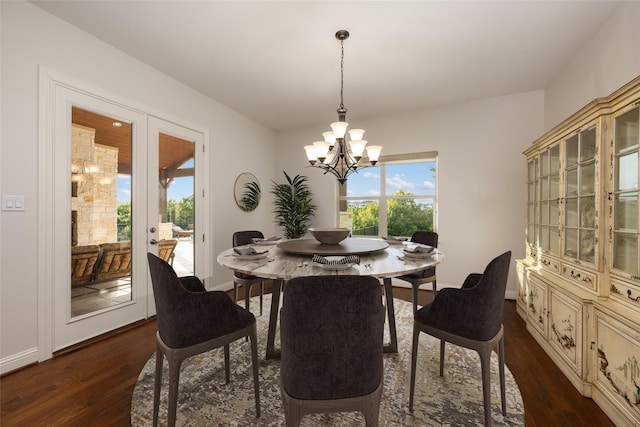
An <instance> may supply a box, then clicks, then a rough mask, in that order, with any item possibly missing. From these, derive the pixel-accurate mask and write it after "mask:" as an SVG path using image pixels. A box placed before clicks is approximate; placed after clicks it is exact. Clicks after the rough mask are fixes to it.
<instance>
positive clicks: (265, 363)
mask: <svg viewBox="0 0 640 427" xmlns="http://www.w3.org/2000/svg"><path fill="white" fill-rule="evenodd" d="M250 302H251V307H252V308H253V307H256V308H257V307H258V306H259V300H258V299H257V298H252V300H251V301H250ZM270 303H271V300H270V295H265V302H264V308H265V310H264V312H263V315H262V316H256V319H257V328H258V350H259V352H260V355H259V357H260V368H259V370H260V403H261V410H262V414H261V417H260V418H259V419H258V418H255V402H254V398H253V377H252V374H251V350H250V345H249V342H248V341H245V340H238V341H236V342H235V343H233V344H231V382H230V383H229V384H224V357H223V353H222V349H217V350H213V351H210V352H208V353H204V354H202V355H199V356H194V357H192V358H190V359H187V360H186V361H185V362H184V363H183V365H182V369H181V372H180V386H179V392H178V411H177V423H176V424H177V425H179V426H283V425H284V413H283V409H282V402H281V400H280V389H279V386H278V379H279V376H280V361H279V360H265V359H264V349H265V347H266V339H267V327H268V324H269V308H270ZM394 307H395V310H396V316H395V317H396V328H397V335H398V349H399V351H398V353H397V354H385V355H384V365H385V366H384V391H383V395H382V402H381V407H380V425H381V426H475V425H478V426H481V425H484V409H483V405H482V381H481V375H480V358H479V356H478V354H477V353H476V352H474V351H471V350H466V349H463V348H460V347H457V346H454V345H451V344H448V345H447V347H446V353H445V358H446V360H445V371H444V376H442V377H441V376H440V375H439V365H438V359H439V354H440V351H439V341H438V340H436V339H435V338H433V337H430V336H428V335H426V334H424V333H422V334H420V340H419V343H420V348H419V351H418V355H419V359H418V367H417V375H416V391H415V393H416V394H415V402H414V412H413V413H410V412H409V380H410V367H411V333H412V322H413V316H412V307H411V303H408V302H404V301H400V300H394ZM255 312H256V313H258V311H257V310H256V311H255ZM387 335H388V330H387V331H385V342H388V337H387ZM276 344H277V346H278V347H279V341H278V339H276ZM154 369H155V354H154V355H153V356H152V357H151V358H150V359H149V361H147V363H146V365H145V366H144V368H143V369H142V371H141V372H140V376H139V377H138V382H137V384H136V386H135V389H134V392H133V397H132V400H131V424H132V425H133V426H150V425H151V424H152V419H153V382H154ZM164 369H165V372H164V374H163V380H164V381H163V388H162V394H161V399H160V425H166V423H167V395H168V390H167V385H168V377H169V374H168V365H167V361H166V358H165V362H164ZM505 374H506V395H507V416H506V417H504V416H503V415H502V411H501V409H500V386H499V376H498V357H497V354H496V353H493V356H492V358H491V403H492V405H491V415H492V418H493V423H494V425H496V426H522V425H524V409H523V404H522V396H521V395H520V390H519V389H518V386H517V384H516V382H515V380H514V379H513V376H512V375H511V372H509V369H508V368H506V367H505ZM301 425H302V426H363V425H364V417H363V416H362V414H361V413H359V412H343V413H339V414H328V415H324V414H323V415H308V416H305V417H304V418H303V419H302V424H301Z"/></svg>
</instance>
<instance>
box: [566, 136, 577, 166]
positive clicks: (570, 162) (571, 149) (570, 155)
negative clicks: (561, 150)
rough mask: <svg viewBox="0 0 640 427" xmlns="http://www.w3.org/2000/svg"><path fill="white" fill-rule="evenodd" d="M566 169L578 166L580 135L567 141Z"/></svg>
mask: <svg viewBox="0 0 640 427" xmlns="http://www.w3.org/2000/svg"><path fill="white" fill-rule="evenodd" d="M566 159H567V164H566V167H571V166H575V165H577V164H578V135H577V134H576V135H574V136H572V137H571V138H569V139H567V145H566Z"/></svg>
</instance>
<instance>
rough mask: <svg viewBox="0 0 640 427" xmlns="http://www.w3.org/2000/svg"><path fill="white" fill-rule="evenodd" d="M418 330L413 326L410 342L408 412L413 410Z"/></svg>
mask: <svg viewBox="0 0 640 427" xmlns="http://www.w3.org/2000/svg"><path fill="white" fill-rule="evenodd" d="M419 335H420V330H419V329H418V328H416V327H415V324H414V326H413V343H412V344H411V383H410V385H409V412H413V394H414V392H415V388H416V363H417V359H418V336H419Z"/></svg>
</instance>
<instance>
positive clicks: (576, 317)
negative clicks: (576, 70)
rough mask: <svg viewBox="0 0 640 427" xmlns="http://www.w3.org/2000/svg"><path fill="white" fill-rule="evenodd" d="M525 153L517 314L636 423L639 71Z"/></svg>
mask: <svg viewBox="0 0 640 427" xmlns="http://www.w3.org/2000/svg"><path fill="white" fill-rule="evenodd" d="M524 154H525V156H526V187H527V220H526V221H527V222H526V225H527V226H526V239H525V248H526V251H525V254H526V256H525V258H524V259H519V260H516V272H517V276H518V297H517V298H518V299H517V304H516V308H517V311H518V313H519V314H520V316H521V317H522V318H523V319H524V320H525V321H526V323H527V330H528V331H529V332H530V333H531V335H532V336H533V337H534V338H535V339H536V341H537V342H538V343H539V344H540V345H541V346H542V348H543V349H544V350H545V351H546V352H547V354H548V355H549V356H550V357H551V358H552V360H553V361H554V362H555V363H556V364H557V365H558V367H559V368H560V369H561V371H562V372H563V373H564V374H565V375H566V376H567V378H568V379H569V380H570V381H571V383H572V384H573V385H574V386H575V387H576V389H578V390H579V391H580V392H581V393H582V394H583V395H584V396H586V397H591V398H593V399H594V401H595V402H596V403H597V404H598V405H599V406H600V407H601V408H602V409H603V410H604V411H605V413H607V415H608V416H609V417H610V418H611V419H612V420H613V421H614V423H616V424H617V425H640V210H639V205H638V201H639V199H640V185H639V182H640V168H639V159H640V76H639V77H637V78H636V79H634V80H633V81H632V82H630V83H629V84H627V85H625V86H624V87H622V88H621V89H619V90H617V91H615V92H614V93H612V94H611V95H609V96H607V97H604V98H599V99H596V100H594V101H593V102H591V103H589V104H588V105H586V106H585V107H584V108H582V109H581V110H579V111H578V112H577V113H575V114H574V115H573V116H571V117H569V118H567V119H566V120H565V121H563V122H562V123H560V124H559V125H558V126H556V127H555V128H553V129H551V130H550V131H549V132H547V133H546V134H545V135H543V136H542V137H541V138H539V139H538V140H536V141H534V143H533V144H532V145H531V147H530V148H529V149H527V150H526V151H525V152H524Z"/></svg>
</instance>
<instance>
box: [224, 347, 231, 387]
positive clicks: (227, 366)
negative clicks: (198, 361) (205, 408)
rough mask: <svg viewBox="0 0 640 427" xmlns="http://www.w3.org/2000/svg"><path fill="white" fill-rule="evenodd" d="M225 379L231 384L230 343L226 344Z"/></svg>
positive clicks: (226, 382)
mask: <svg viewBox="0 0 640 427" xmlns="http://www.w3.org/2000/svg"><path fill="white" fill-rule="evenodd" d="M224 381H225V384H229V381H231V364H230V363H229V344H225V345H224Z"/></svg>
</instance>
